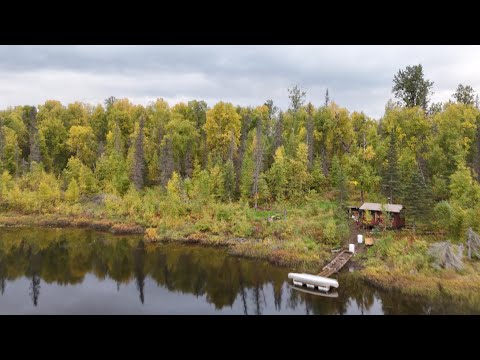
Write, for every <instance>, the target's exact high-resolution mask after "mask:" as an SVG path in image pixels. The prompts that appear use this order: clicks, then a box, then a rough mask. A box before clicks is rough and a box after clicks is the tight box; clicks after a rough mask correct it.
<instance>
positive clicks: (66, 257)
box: [0, 228, 480, 315]
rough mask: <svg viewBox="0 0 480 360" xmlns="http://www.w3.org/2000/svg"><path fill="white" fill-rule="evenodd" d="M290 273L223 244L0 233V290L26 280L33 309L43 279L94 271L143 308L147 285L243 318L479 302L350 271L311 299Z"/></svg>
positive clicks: (435, 310) (424, 309) (427, 310)
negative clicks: (374, 283)
mask: <svg viewBox="0 0 480 360" xmlns="http://www.w3.org/2000/svg"><path fill="white" fill-rule="evenodd" d="M288 270H289V269H285V268H278V267H274V266H271V265H269V264H267V263H265V262H260V261H252V260H247V259H240V258H236V257H232V256H228V255H227V253H226V252H225V250H221V249H212V248H204V247H192V246H184V245H170V244H167V245H162V244H158V245H157V244H145V243H144V242H143V240H142V239H141V237H138V236H125V237H122V236H113V235H110V234H106V233H99V232H94V231H91V230H84V229H68V230H66V229H65V230H59V229H41V230H39V229H35V230H33V229H27V228H22V229H2V232H1V233H0V291H1V294H2V296H8V291H9V290H8V288H7V286H6V285H7V282H15V281H17V280H18V279H21V278H25V277H26V278H27V279H28V280H29V296H30V298H31V301H32V304H33V306H34V307H37V305H38V304H39V301H40V300H41V299H40V290H41V286H40V284H41V283H42V285H44V286H43V287H42V292H46V291H47V289H48V286H49V285H50V284H58V285H63V286H67V285H68V286H73V285H80V284H82V283H83V282H84V279H85V276H86V275H87V274H93V275H94V276H95V277H96V278H97V279H100V280H106V281H110V282H112V285H114V288H115V290H114V291H115V293H116V294H117V293H118V295H116V296H122V291H120V290H121V289H123V288H124V286H126V285H128V284H130V283H132V282H133V284H135V288H136V291H138V299H139V300H140V303H141V304H142V305H144V306H146V303H145V298H146V291H145V290H146V284H147V282H150V283H156V285H157V286H158V287H159V288H163V289H168V291H169V292H171V293H175V294H178V296H181V295H193V296H195V297H196V298H197V301H199V302H207V303H209V304H212V305H213V307H214V308H215V309H217V310H222V311H225V312H227V313H228V312H232V313H239V314H245V315H248V314H273V313H301V314H352V313H355V314H370V313H385V314H443V313H445V314H448V313H478V312H479V309H480V301H479V300H478V299H473V300H472V299H470V301H468V302H467V301H464V302H459V301H456V300H455V299H452V298H448V297H447V296H444V297H442V299H440V300H436V301H425V300H420V299H417V298H406V297H404V296H401V295H399V294H398V293H395V292H379V291H376V290H374V289H372V288H370V287H368V286H366V285H365V284H364V283H362V282H361V281H358V280H356V279H355V277H354V276H351V275H350V274H348V273H344V274H341V275H340V276H339V282H340V284H341V286H340V288H339V289H338V297H337V298H326V297H321V296H315V295H311V294H306V293H302V292H299V291H296V290H292V289H291V288H290V287H289V286H288V285H287V273H288ZM148 288H149V289H151V288H150V287H148ZM149 291H150V290H149ZM152 291H153V290H152ZM282 300H283V301H282ZM189 301H195V300H189ZM149 302H150V303H151V301H149ZM147 303H148V302H147ZM282 305H283V306H282ZM192 306H193V307H194V305H192ZM189 309H191V308H189ZM0 310H1V303H0Z"/></svg>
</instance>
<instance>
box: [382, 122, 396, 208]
mask: <svg viewBox="0 0 480 360" xmlns="http://www.w3.org/2000/svg"><path fill="white" fill-rule="evenodd" d="M387 161H388V165H387V169H386V171H385V174H384V182H385V193H386V196H388V197H389V198H390V202H391V203H395V201H397V195H398V193H399V190H398V189H399V184H400V181H399V176H400V173H399V170H398V150H397V135H396V129H395V128H394V129H393V131H392V133H391V134H390V143H389V146H388V151H387Z"/></svg>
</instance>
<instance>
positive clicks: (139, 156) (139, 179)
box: [132, 116, 145, 190]
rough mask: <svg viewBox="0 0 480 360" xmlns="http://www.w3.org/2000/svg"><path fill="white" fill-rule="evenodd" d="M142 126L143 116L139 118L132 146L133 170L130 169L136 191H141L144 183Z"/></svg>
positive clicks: (143, 124)
mask: <svg viewBox="0 0 480 360" xmlns="http://www.w3.org/2000/svg"><path fill="white" fill-rule="evenodd" d="M144 126H145V119H144V117H143V116H141V117H140V123H139V126H138V134H137V137H136V139H135V144H134V146H135V148H134V154H133V169H132V180H133V184H134V185H135V187H136V188H137V190H141V189H142V188H143V185H144V182H145V180H144V179H145V152H144V148H143V143H144V135H143V128H144Z"/></svg>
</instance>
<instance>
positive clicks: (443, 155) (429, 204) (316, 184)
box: [0, 65, 480, 231]
mask: <svg viewBox="0 0 480 360" xmlns="http://www.w3.org/2000/svg"><path fill="white" fill-rule="evenodd" d="M393 83H394V85H393V88H392V92H393V93H394V95H395V97H396V98H397V99H398V102H394V101H391V100H390V101H389V102H388V103H387V105H386V107H385V113H384V115H383V117H382V118H381V119H379V120H374V119H371V118H369V117H367V116H366V115H365V114H364V113H363V112H353V113H351V112H349V111H348V110H347V109H345V108H342V107H340V106H339V105H337V104H336V103H335V102H333V101H330V99H329V95H328V91H327V93H326V96H325V99H322V100H321V105H320V106H318V105H317V106H315V105H314V104H312V103H306V101H305V98H306V94H305V92H304V91H302V90H301V89H299V88H298V87H296V86H295V87H294V88H292V89H289V93H288V95H289V98H290V105H289V108H288V110H286V111H280V110H279V109H278V108H277V107H276V106H275V104H274V103H273V101H271V100H268V101H266V102H265V103H264V104H263V105H260V106H257V107H241V106H234V105H233V104H230V103H224V102H219V103H217V104H215V105H214V106H213V107H211V108H209V107H208V106H207V104H206V103H205V102H204V101H196V100H194V101H189V102H188V103H179V104H176V105H174V106H169V104H167V102H165V101H164V100H162V99H158V100H157V101H155V102H154V103H151V104H149V105H148V106H146V107H144V106H141V105H135V104H132V103H131V102H130V101H129V100H128V99H115V98H113V97H111V98H109V99H107V100H106V101H105V103H104V105H97V106H92V105H90V104H84V103H80V102H75V103H73V104H68V105H62V104H61V103H60V102H59V101H53V100H49V101H46V102H45V104H43V105H40V106H38V108H37V107H36V106H16V107H13V108H8V109H6V110H4V111H1V112H0V170H1V171H2V173H3V175H2V177H1V186H0V200H1V205H2V207H3V208H6V209H15V208H17V210H18V208H19V207H20V208H21V207H22V205H18V204H19V203H21V201H22V200H19V199H18V197H22V196H23V197H25V196H26V197H27V198H28V196H29V195H28V194H29V192H30V194H35V196H37V197H36V200H38V201H37V204H39V205H38V206H40V207H42V206H44V205H45V204H46V203H52V199H56V200H55V201H65V202H69V203H76V202H78V201H79V200H80V199H82V197H88V196H91V195H95V194H102V193H108V194H116V195H124V194H126V193H127V192H128V191H129V189H135V190H136V191H142V190H143V189H144V188H146V187H148V188H155V189H158V191H160V192H166V193H167V194H170V196H172V197H173V198H174V199H176V201H180V202H188V201H191V200H192V199H196V198H200V197H201V198H202V199H208V200H209V201H213V200H216V201H220V202H230V201H239V200H242V201H248V202H249V203H250V204H251V206H254V207H257V206H258V205H260V206H268V205H269V204H272V203H277V204H281V203H284V202H286V201H288V202H297V203H302V202H303V201H305V200H306V199H308V198H309V197H311V196H312V195H313V194H322V195H325V196H334V197H335V198H337V199H338V200H339V202H340V203H347V202H348V201H354V202H355V204H358V202H361V201H382V202H384V201H388V200H390V202H393V203H402V204H404V205H405V206H406V207H407V211H408V213H407V214H408V217H409V218H410V219H412V220H418V221H427V220H432V219H434V220H438V219H442V221H441V222H440V221H439V226H442V225H441V224H442V223H443V224H448V225H445V226H446V229H447V228H448V229H449V230H448V231H454V230H453V229H456V230H455V231H462V229H463V228H464V227H465V226H466V225H467V223H468V224H469V225H471V226H474V228H478V226H477V225H479V224H476V222H478V221H479V220H475V219H476V218H480V217H478V216H477V213H479V211H480V208H479V206H478V203H479V200H480V185H479V183H478V182H479V174H480V126H479V122H480V111H479V104H478V95H477V96H475V93H474V91H473V89H472V88H471V87H470V86H463V85H459V86H458V88H457V89H456V92H455V93H454V94H453V97H452V101H448V102H447V103H444V104H430V96H431V94H432V91H431V89H432V87H433V82H431V81H429V80H426V79H424V75H423V69H422V66H421V65H418V66H411V67H410V66H409V67H407V68H406V69H404V70H399V72H398V74H396V75H395V77H394V80H393ZM25 194H26V195H25ZM31 196H34V195H31ZM42 199H44V200H45V201H44V203H42V202H41V200H42ZM55 201H53V202H55ZM32 206H33V205H32ZM432 215H435V216H434V217H433V218H432Z"/></svg>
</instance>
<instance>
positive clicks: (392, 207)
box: [360, 203, 403, 213]
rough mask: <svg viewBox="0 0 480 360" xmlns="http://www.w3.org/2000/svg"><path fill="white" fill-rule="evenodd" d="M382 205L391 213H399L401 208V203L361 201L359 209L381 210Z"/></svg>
mask: <svg viewBox="0 0 480 360" xmlns="http://www.w3.org/2000/svg"><path fill="white" fill-rule="evenodd" d="M382 206H383V207H384V208H385V210H386V211H388V212H391V213H399V212H400V211H402V209H403V205H400V204H383V205H382V204H379V203H363V205H362V206H360V210H372V211H383V209H382Z"/></svg>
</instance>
